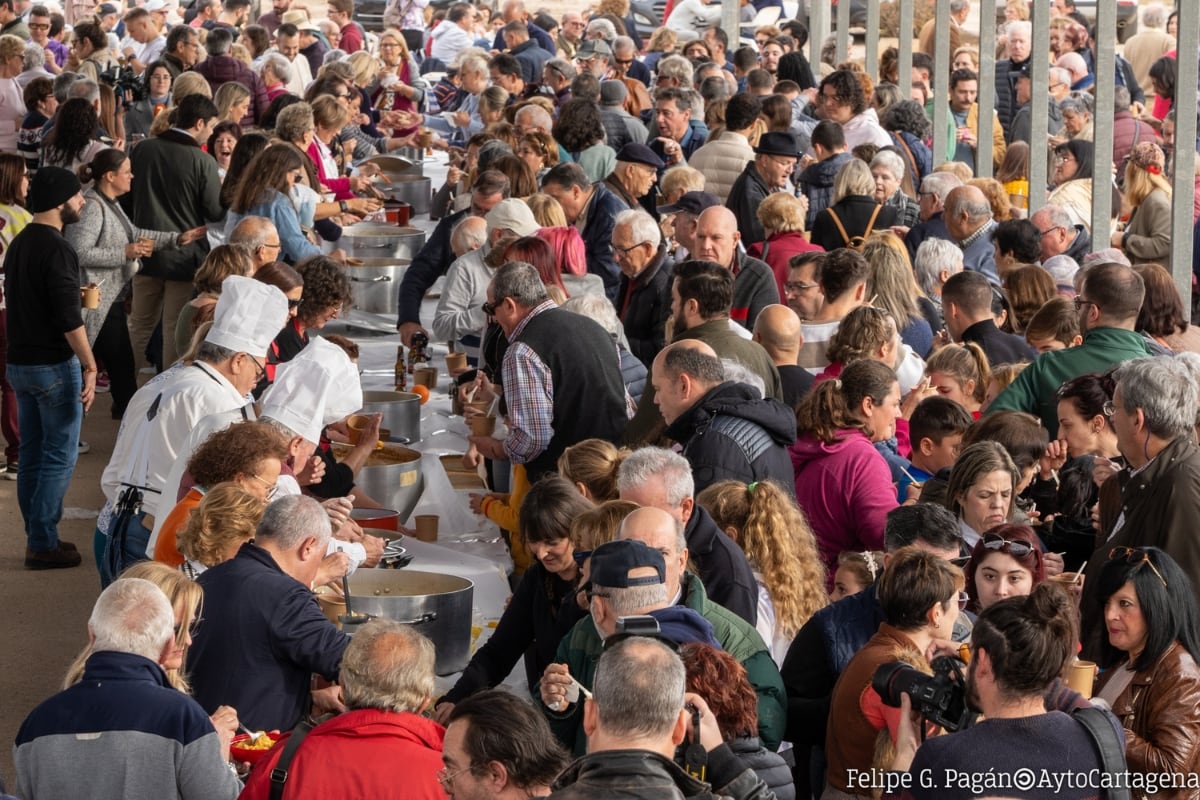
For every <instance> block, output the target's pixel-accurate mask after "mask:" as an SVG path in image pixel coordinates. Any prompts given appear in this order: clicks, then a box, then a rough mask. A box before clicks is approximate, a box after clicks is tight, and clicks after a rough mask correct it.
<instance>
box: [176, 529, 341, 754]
mask: <svg viewBox="0 0 1200 800" xmlns="http://www.w3.org/2000/svg"><path fill="white" fill-rule="evenodd" d="M197 582H198V583H199V584H200V586H201V587H203V589H204V616H205V618H206V619H207V620H208V623H209V624H207V625H201V626H200V628H199V629H198V631H197V633H196V637H195V641H193V642H192V646H191V648H190V649H189V651H188V662H187V666H188V674H189V675H190V676H191V679H192V689H193V694H194V696H195V698H196V700H197V701H198V702H199V703H200V705H201V706H203V707H204V710H205V711H206V712H208V713H209V714H211V713H213V712H214V711H216V710H217V707H218V706H222V705H228V706H233V707H234V708H236V709H237V710H238V717H239V719H241V721H242V722H243V723H244V724H245V725H246V727H247V728H250V729H251V730H267V731H269V730H275V729H277V730H282V731H286V730H290V729H291V728H293V727H295V725H296V723H297V722H299V721H300V717H301V715H302V714H303V713H304V709H305V708H306V706H307V704H308V702H309V690H310V686H311V679H312V675H313V673H316V674H318V675H321V676H323V677H325V678H326V679H328V680H336V679H337V674H338V669H339V668H340V666H341V663H342V653H343V652H345V650H346V645H347V644H349V643H350V637H349V636H347V635H346V634H344V633H342V632H341V631H340V630H338V629H337V628H336V627H334V624H333V623H332V622H330V621H329V620H328V619H326V618H325V615H324V614H323V613H321V608H320V607H319V606H318V605H317V601H316V598H315V597H313V593H312V590H311V589H309V588H308V587H307V586H305V585H304V584H302V583H300V582H299V581H297V580H296V579H295V578H293V577H291V576H290V575H288V574H286V573H284V571H283V570H281V569H280V568H279V565H278V564H277V563H276V562H275V559H274V558H272V557H271V554H270V553H269V552H267V551H266V550H264V549H263V548H261V547H258V546H257V545H255V544H252V543H246V544H244V545H242V547H241V549H240V550H238V553H237V555H236V556H234V557H233V558H232V559H230V560H229V561H226V562H225V563H223V564H218V565H217V566H215V567H213V568H212V569H209V570H206V571H205V572H204V573H203V574H202V575H201V576H200V577H199V578H198V579H197Z"/></svg>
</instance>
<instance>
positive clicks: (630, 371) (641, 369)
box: [621, 347, 650, 403]
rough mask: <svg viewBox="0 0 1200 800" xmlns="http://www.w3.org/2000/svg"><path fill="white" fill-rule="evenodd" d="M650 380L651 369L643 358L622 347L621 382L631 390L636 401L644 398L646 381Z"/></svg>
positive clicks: (627, 389) (628, 390) (631, 394)
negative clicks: (643, 361) (644, 362)
mask: <svg viewBox="0 0 1200 800" xmlns="http://www.w3.org/2000/svg"><path fill="white" fill-rule="evenodd" d="M649 380H650V370H649V369H648V368H647V367H646V365H645V364H643V363H642V361H641V359H639V358H638V357H637V356H635V355H634V354H633V353H631V352H629V351H628V350H626V349H625V348H624V347H622V348H621V383H624V384H625V391H627V392H629V397H630V398H631V399H632V400H633V402H634V403H637V401H639V400H641V399H642V393H643V392H645V391H646V383H647V381H649Z"/></svg>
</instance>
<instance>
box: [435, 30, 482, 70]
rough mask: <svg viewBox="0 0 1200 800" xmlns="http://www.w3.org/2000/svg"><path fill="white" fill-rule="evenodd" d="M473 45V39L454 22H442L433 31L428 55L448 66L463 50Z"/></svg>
mask: <svg viewBox="0 0 1200 800" xmlns="http://www.w3.org/2000/svg"><path fill="white" fill-rule="evenodd" d="M473 44H475V37H473V36H472V35H471V34H469V33H467V32H466V31H464V30H463V29H462V28H460V27H459V26H458V23H455V22H443V23H442V24H441V25H438V26H437V27H436V28H434V29H433V44H432V45H431V46H430V49H429V55H430V57H432V58H436V59H438V60H439V61H441V62H442V63H444V64H449V63H450V62H451V61H453V60H454V58H455V56H457V55H458V53H459V51H461V50H462V49H463V48H466V47H470V46H471V45H473Z"/></svg>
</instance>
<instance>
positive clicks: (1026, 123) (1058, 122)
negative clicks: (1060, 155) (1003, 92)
mask: <svg viewBox="0 0 1200 800" xmlns="http://www.w3.org/2000/svg"><path fill="white" fill-rule="evenodd" d="M1047 105H1048V109H1047V114H1046V133H1048V134H1049V135H1051V136H1054V135H1056V134H1057V133H1058V132H1059V131H1061V130H1062V126H1063V119H1062V109H1060V108H1059V107H1058V103H1055V102H1053V101H1050V102H1049V103H1048V104H1047ZM1005 134H1006V138H1007V139H1008V143H1009V144H1012V143H1013V142H1025V144H1029V142H1030V139H1032V138H1033V104H1032V103H1026V104H1025V105H1023V106H1019V107H1018V108H1017V109H1016V110H1015V111H1014V112H1013V117H1012V122H1010V123H1009V125H1008V127H1007V128H1005Z"/></svg>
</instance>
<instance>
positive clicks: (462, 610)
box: [344, 569, 475, 675]
mask: <svg viewBox="0 0 1200 800" xmlns="http://www.w3.org/2000/svg"><path fill="white" fill-rule="evenodd" d="M474 593H475V584H474V583H472V582H471V581H469V580H467V579H466V578H460V577H458V576H456V575H439V574H437V573H433V572H417V571H413V570H407V569H405V570H400V571H394V570H383V569H360V570H358V571H356V572H355V573H354V575H352V576H351V577H350V606H351V608H353V609H354V613H355V614H366V615H369V616H373V617H383V618H384V619H391V620H395V621H397V622H402V623H404V624H406V625H411V626H412V627H413V628H414V629H416V630H417V631H419V632H421V633H423V634H424V635H426V636H428V637H429V638H430V639H431V640H432V641H433V646H434V648H435V649H436V650H437V661H436V664H435V667H434V670H435V671H436V672H437V674H438V675H452V674H454V673H455V672H461V671H462V670H463V668H464V667H466V666H467V661H468V660H469V659H470V655H471V602H472V599H473V596H474ZM355 627H356V626H354V625H345V624H344V628H345V630H346V632H347V633H352V632H353V630H354V628H355Z"/></svg>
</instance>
